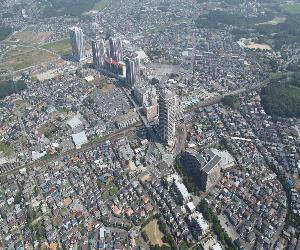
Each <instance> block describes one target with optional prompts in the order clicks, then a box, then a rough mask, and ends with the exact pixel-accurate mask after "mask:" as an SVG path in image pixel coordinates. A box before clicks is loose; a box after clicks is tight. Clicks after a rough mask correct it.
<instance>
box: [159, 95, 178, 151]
mask: <svg viewBox="0 0 300 250" xmlns="http://www.w3.org/2000/svg"><path fill="white" fill-rule="evenodd" d="M158 118H159V134H160V138H161V140H162V141H163V142H165V143H166V144H168V145H169V146H172V145H174V142H175V121H176V94H175V93H173V92H172V91H171V90H169V89H163V90H161V93H160V96H159V117H158Z"/></svg>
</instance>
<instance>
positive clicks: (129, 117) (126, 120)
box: [116, 110, 140, 129]
mask: <svg viewBox="0 0 300 250" xmlns="http://www.w3.org/2000/svg"><path fill="white" fill-rule="evenodd" d="M139 120H140V118H139V115H138V114H137V112H136V111H135V110H131V111H130V112H128V113H127V114H125V115H121V116H119V117H118V118H117V119H116V125H117V127H118V128H119V129H120V128H126V127H129V126H131V125H133V124H134V123H136V122H138V121H139Z"/></svg>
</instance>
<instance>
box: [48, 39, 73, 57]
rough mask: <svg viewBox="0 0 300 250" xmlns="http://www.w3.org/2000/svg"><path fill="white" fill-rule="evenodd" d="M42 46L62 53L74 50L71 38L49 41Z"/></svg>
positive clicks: (69, 52)
mask: <svg viewBox="0 0 300 250" xmlns="http://www.w3.org/2000/svg"><path fill="white" fill-rule="evenodd" d="M42 48H45V49H48V50H51V51H53V52H55V53H58V54H60V55H68V54H71V52H72V49H71V43H70V39H65V40H61V41H57V42H54V43H48V44H46V45H44V46H42Z"/></svg>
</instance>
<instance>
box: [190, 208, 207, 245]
mask: <svg viewBox="0 0 300 250" xmlns="http://www.w3.org/2000/svg"><path fill="white" fill-rule="evenodd" d="M188 218H189V221H190V224H191V227H192V228H193V234H194V236H195V237H198V239H200V238H201V237H202V236H205V235H207V234H208V233H209V225H208V223H207V221H206V220H205V219H204V218H203V215H202V214H201V213H199V212H198V211H196V212H194V213H192V214H190V215H189V217H188Z"/></svg>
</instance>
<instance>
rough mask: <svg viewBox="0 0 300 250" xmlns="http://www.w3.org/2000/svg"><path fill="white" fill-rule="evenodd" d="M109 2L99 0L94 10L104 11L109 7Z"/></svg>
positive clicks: (107, 0) (108, 0)
mask: <svg viewBox="0 0 300 250" xmlns="http://www.w3.org/2000/svg"><path fill="white" fill-rule="evenodd" d="M109 2H110V0H99V2H98V3H96V4H95V6H94V10H98V11H101V10H104V9H105V8H106V7H107V6H108V4H109Z"/></svg>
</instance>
